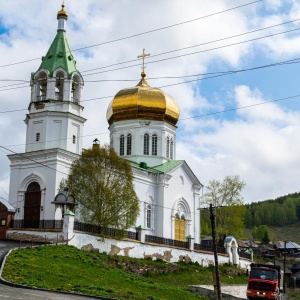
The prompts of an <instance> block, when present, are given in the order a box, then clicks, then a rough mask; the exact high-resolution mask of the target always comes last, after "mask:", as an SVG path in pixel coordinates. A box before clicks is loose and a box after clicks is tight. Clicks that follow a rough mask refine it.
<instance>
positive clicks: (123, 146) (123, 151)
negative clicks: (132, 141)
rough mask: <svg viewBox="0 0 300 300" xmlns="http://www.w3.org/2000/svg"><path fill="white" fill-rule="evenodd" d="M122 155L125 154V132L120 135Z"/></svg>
mask: <svg viewBox="0 0 300 300" xmlns="http://www.w3.org/2000/svg"><path fill="white" fill-rule="evenodd" d="M119 150H120V156H124V154H125V137H124V134H121V135H120V149H119Z"/></svg>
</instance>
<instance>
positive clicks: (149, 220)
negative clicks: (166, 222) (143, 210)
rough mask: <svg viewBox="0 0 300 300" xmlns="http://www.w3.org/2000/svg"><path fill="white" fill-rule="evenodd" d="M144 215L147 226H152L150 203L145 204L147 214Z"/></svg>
mask: <svg viewBox="0 0 300 300" xmlns="http://www.w3.org/2000/svg"><path fill="white" fill-rule="evenodd" d="M146 217H147V228H151V227H152V226H151V225H152V222H151V221H152V220H151V218H152V208H151V205H150V204H149V205H147V214H146Z"/></svg>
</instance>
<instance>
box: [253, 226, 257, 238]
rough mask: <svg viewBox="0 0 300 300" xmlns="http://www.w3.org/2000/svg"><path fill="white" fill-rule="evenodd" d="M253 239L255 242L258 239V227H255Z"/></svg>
mask: <svg viewBox="0 0 300 300" xmlns="http://www.w3.org/2000/svg"><path fill="white" fill-rule="evenodd" d="M252 237H253V239H254V240H256V239H257V227H256V226H254V227H253V229H252Z"/></svg>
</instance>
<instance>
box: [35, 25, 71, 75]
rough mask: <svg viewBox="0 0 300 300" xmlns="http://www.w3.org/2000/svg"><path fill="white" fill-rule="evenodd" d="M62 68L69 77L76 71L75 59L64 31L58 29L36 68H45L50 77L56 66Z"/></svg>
mask: <svg viewBox="0 0 300 300" xmlns="http://www.w3.org/2000/svg"><path fill="white" fill-rule="evenodd" d="M59 67H61V68H63V69H64V70H65V71H66V72H67V74H68V77H69V78H70V77H71V76H72V73H73V72H75V71H77V69H76V61H75V60H74V58H73V55H72V53H71V49H70V46H69V43H68V41H67V36H66V32H65V31H64V30H58V31H57V34H56V37H55V39H54V41H53V42H52V44H51V46H50V48H49V50H48V52H47V54H46V56H45V57H43V58H42V63H41V65H40V67H39V69H38V71H39V70H40V69H45V70H47V71H48V72H49V75H50V76H51V77H52V76H53V72H54V71H55V70H56V69H57V68H59Z"/></svg>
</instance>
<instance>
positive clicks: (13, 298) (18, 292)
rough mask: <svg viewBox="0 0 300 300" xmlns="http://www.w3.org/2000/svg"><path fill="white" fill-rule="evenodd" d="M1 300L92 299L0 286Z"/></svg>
mask: <svg viewBox="0 0 300 300" xmlns="http://www.w3.org/2000/svg"><path fill="white" fill-rule="evenodd" d="M0 299H1V300H6V299H9V300H33V299H34V300H77V299H78V300H87V299H95V298H93V297H85V296H76V295H70V294H61V293H55V292H45V291H40V290H33V289H22V288H15V287H11V286H7V285H4V284H0Z"/></svg>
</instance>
